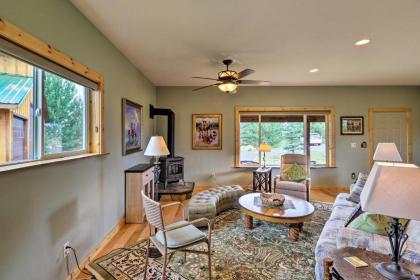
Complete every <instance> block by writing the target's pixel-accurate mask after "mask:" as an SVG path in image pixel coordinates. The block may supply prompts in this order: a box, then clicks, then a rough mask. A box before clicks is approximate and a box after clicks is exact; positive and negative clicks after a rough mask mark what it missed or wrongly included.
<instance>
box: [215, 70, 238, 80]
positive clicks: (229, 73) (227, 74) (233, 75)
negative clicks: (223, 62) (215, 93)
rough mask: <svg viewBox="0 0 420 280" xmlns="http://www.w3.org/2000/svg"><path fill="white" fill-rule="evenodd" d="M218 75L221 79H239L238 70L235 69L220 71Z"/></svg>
mask: <svg viewBox="0 0 420 280" xmlns="http://www.w3.org/2000/svg"><path fill="white" fill-rule="evenodd" d="M218 77H219V80H220V81H232V80H238V79H239V75H238V72H236V71H233V70H224V71H220V72H219V74H218Z"/></svg>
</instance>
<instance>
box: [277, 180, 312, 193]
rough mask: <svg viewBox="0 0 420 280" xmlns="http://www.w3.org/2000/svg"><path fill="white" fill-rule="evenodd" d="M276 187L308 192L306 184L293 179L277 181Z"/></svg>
mask: <svg viewBox="0 0 420 280" xmlns="http://www.w3.org/2000/svg"><path fill="white" fill-rule="evenodd" d="M276 188H279V189H283V190H290V191H299V192H306V184H305V183H299V182H292V181H277V182H276Z"/></svg>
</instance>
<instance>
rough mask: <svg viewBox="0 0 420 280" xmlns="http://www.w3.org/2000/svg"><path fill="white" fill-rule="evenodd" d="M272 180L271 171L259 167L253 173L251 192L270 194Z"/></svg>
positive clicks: (269, 168) (267, 168) (268, 168)
mask: <svg viewBox="0 0 420 280" xmlns="http://www.w3.org/2000/svg"><path fill="white" fill-rule="evenodd" d="M271 178H272V170H271V167H265V168H264V167H260V168H258V169H257V170H255V171H253V180H252V182H253V184H252V190H253V191H254V192H255V191H257V190H258V191H261V190H264V191H265V192H271V180H272V179H271Z"/></svg>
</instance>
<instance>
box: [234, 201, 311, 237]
mask: <svg viewBox="0 0 420 280" xmlns="http://www.w3.org/2000/svg"><path fill="white" fill-rule="evenodd" d="M259 196H260V194H259V193H249V194H246V195H243V196H241V197H240V198H239V205H240V206H241V211H242V212H243V213H244V214H245V218H244V224H245V228H247V229H252V226H253V225H252V220H253V218H256V219H258V220H262V221H266V222H271V223H278V224H288V225H290V227H289V238H290V240H292V241H297V240H298V239H299V233H300V232H301V231H302V227H303V223H304V222H305V221H307V220H309V219H310V218H311V217H312V215H313V213H314V211H315V209H314V206H313V205H312V204H311V203H309V202H307V201H306V200H302V199H300V198H297V197H293V196H289V195H285V198H286V200H285V207H283V208H268V207H263V206H261V205H260V204H258V203H255V202H256V199H255V198H259Z"/></svg>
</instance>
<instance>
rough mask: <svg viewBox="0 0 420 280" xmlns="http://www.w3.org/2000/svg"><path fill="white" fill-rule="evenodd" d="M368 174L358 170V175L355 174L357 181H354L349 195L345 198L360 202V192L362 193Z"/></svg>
mask: <svg viewBox="0 0 420 280" xmlns="http://www.w3.org/2000/svg"><path fill="white" fill-rule="evenodd" d="M367 178H368V175H366V174H364V173H362V172H360V173H359V176H357V181H356V183H354V186H353V189H352V191H351V193H350V196H349V197H348V198H347V200H349V201H352V202H354V203H359V202H360V194H361V193H362V190H363V187H364V186H365V183H366V180H367Z"/></svg>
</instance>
